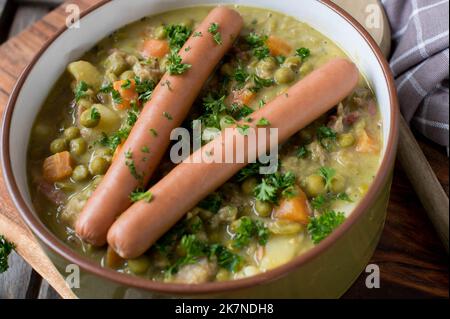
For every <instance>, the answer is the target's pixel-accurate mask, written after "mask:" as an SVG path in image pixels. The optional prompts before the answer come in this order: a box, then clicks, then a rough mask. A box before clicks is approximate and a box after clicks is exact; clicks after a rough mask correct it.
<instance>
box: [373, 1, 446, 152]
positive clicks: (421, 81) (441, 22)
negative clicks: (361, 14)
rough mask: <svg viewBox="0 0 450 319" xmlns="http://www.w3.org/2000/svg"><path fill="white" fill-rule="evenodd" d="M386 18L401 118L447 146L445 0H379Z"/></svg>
mask: <svg viewBox="0 0 450 319" xmlns="http://www.w3.org/2000/svg"><path fill="white" fill-rule="evenodd" d="M382 3H383V5H384V7H385V9H386V12H387V15H388V18H389V20H390V23H391V28H392V34H393V45H394V47H393V54H392V56H391V62H390V64H391V68H392V70H393V72H394V76H395V79H396V83H397V89H398V95H399V99H400V107H401V111H402V113H403V116H404V117H405V119H406V120H407V121H408V122H409V123H411V125H412V126H414V127H415V128H416V129H417V130H418V131H420V132H421V133H422V134H423V135H425V136H426V137H428V138H430V139H431V140H433V141H435V142H436V143H439V144H441V145H444V146H446V147H448V146H449V0H382Z"/></svg>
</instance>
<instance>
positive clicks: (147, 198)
mask: <svg viewBox="0 0 450 319" xmlns="http://www.w3.org/2000/svg"><path fill="white" fill-rule="evenodd" d="M152 198H153V195H152V193H151V192H150V190H148V191H143V190H142V189H141V188H138V189H136V190H135V191H134V192H132V193H131V194H130V200H131V202H133V203H135V202H139V201H141V200H143V201H144V202H146V203H150V202H151V200H152Z"/></svg>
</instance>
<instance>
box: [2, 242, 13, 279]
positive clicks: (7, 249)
mask: <svg viewBox="0 0 450 319" xmlns="http://www.w3.org/2000/svg"><path fill="white" fill-rule="evenodd" d="M14 248H15V245H14V244H13V243H11V242H9V241H8V240H6V238H5V237H4V236H3V235H0V274H1V273H4V272H5V271H7V270H8V268H9V265H8V256H9V254H10V253H11V252H12V250H13V249H14Z"/></svg>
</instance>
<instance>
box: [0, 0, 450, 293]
mask: <svg viewBox="0 0 450 319" xmlns="http://www.w3.org/2000/svg"><path fill="white" fill-rule="evenodd" d="M339 1H341V0H339ZM342 1H343V2H349V1H348V0H342ZM56 2H58V0H28V1H25V0H16V1H15V3H14V5H11V0H9V1H6V0H0V43H1V42H2V40H4V39H5V38H6V37H7V36H12V35H16V34H17V33H18V32H19V31H20V30H21V29H22V28H24V27H25V26H27V25H29V24H31V23H32V22H33V21H34V20H37V19H39V18H40V17H41V16H42V15H43V14H45V13H46V12H47V11H48V10H49V9H50V8H51V7H52V5H54V3H56ZM96 2H97V0H76V1H71V3H77V4H79V5H80V8H81V10H85V9H86V8H88V7H89V6H90V5H92V4H94V3H96ZM2 11H3V13H4V12H7V14H6V15H5V14H2ZM64 21H65V13H64V8H58V9H57V10H56V11H54V12H51V13H50V14H49V15H48V16H45V17H44V18H43V19H42V20H40V21H38V22H37V23H36V24H33V25H32V26H31V27H30V28H28V29H27V30H26V31H25V32H23V33H21V34H19V35H18V36H16V37H14V38H12V39H10V40H9V41H8V42H6V43H5V44H4V45H2V46H1V47H0V113H1V112H2V111H3V109H4V106H5V104H6V102H7V99H8V96H9V93H10V92H11V91H12V88H13V86H14V83H15V81H16V79H17V77H18V76H19V74H20V72H21V71H22V70H23V68H24V67H25V66H26V65H27V63H28V62H29V61H30V60H31V58H32V57H33V55H34V54H35V53H36V52H37V51H38V50H39V48H40V47H41V46H42V45H43V44H44V43H45V41H47V40H48V39H49V37H50V36H51V35H52V34H54V33H55V32H56V31H57V30H59V29H60V28H61V27H62V26H63V25H64ZM11 23H12V26H11ZM5 26H10V27H8V29H7V30H6V29H5ZM417 138H418V139H419V141H420V144H421V147H422V149H423V150H424V152H425V154H426V155H427V158H428V160H429V161H430V163H431V165H432V167H433V169H434V170H435V172H436V174H437V176H438V179H439V180H440V182H441V183H442V185H443V187H444V189H445V190H446V192H447V194H448V189H449V186H448V158H447V156H446V152H445V150H443V149H442V148H441V147H439V146H437V145H433V144H431V143H429V142H428V141H426V140H425V139H423V138H422V137H420V136H417ZM0 198H1V201H0V233H4V234H5V235H7V236H8V237H9V238H10V240H12V241H14V242H16V244H18V249H17V250H18V253H19V255H22V256H23V257H24V258H25V259H26V260H27V261H28V262H29V263H30V264H32V265H33V267H34V268H35V269H36V271H33V270H32V268H31V267H30V266H28V265H27V264H26V263H24V262H23V260H22V258H21V257H20V256H19V255H17V254H14V255H12V256H11V258H10V265H11V269H10V270H9V271H8V272H7V273H6V274H3V275H0V299H1V298H57V297H58V295H57V294H56V292H55V291H54V290H53V289H52V288H51V287H49V285H48V283H47V282H46V281H45V280H42V278H41V277H40V275H39V274H38V273H40V274H41V275H43V276H44V277H45V278H47V279H49V281H50V282H51V283H52V285H54V286H55V287H56V288H57V291H58V292H59V293H60V294H62V295H63V296H64V297H70V292H69V291H67V288H66V287H65V286H64V282H63V281H62V278H61V277H60V276H59V275H58V274H57V273H56V272H55V270H54V267H53V266H52V265H51V264H49V261H48V259H47V258H46V257H45V256H44V255H43V254H42V252H41V251H40V250H39V249H37V246H36V242H35V240H34V238H33V236H32V235H31V233H30V232H29V231H28V230H27V229H26V227H25V226H24V224H23V222H22V221H21V219H20V217H19V216H18V214H17V212H16V210H15V208H14V206H13V204H12V203H11V201H10V200H9V198H8V196H7V192H6V189H5V186H4V184H3V181H2V178H1V177H0ZM13 229H14V231H11V230H13ZM18 234H19V235H18ZM371 263H375V264H377V265H379V267H380V271H381V288H380V289H373V290H369V289H367V288H366V286H365V276H364V274H362V275H361V276H360V278H359V279H358V280H357V282H356V283H355V284H354V285H353V286H352V287H351V288H350V289H349V291H348V292H347V293H346V295H345V296H344V297H345V298H379V297H382V298H402V297H412V298H432V297H444V298H448V255H447V254H446V253H445V250H444V248H443V246H442V244H441V243H440V241H439V238H438V237H437V236H436V234H435V231H434V229H433V227H432V225H431V223H430V222H429V220H428V219H427V217H426V214H425V211H424V209H423V207H422V206H421V204H420V201H419V200H418V198H417V196H416V194H415V193H414V191H413V189H412V187H411V185H410V183H409V181H408V179H407V178H406V175H405V174H404V172H403V170H402V168H401V167H400V165H399V164H397V167H396V171H395V176H394V182H393V186H392V193H391V200H390V204H389V208H388V218H387V221H386V227H385V229H384V232H383V235H382V238H381V241H380V244H379V246H378V249H377V251H376V252H375V254H374V256H373V258H372V260H371Z"/></svg>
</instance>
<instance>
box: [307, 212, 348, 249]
mask: <svg viewBox="0 0 450 319" xmlns="http://www.w3.org/2000/svg"><path fill="white" fill-rule="evenodd" d="M344 220H345V215H344V213H341V212H339V213H336V212H335V211H333V210H330V211H327V212H325V213H323V214H321V215H320V216H316V217H312V218H311V219H310V222H309V224H308V227H307V229H308V233H309V235H310V236H311V239H312V241H313V243H314V244H318V243H320V242H321V241H322V240H324V239H325V238H326V237H328V235H330V234H331V233H332V232H333V231H334V230H335V229H336V228H337V227H338V226H339V225H341V224H342V223H343V222H344Z"/></svg>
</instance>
